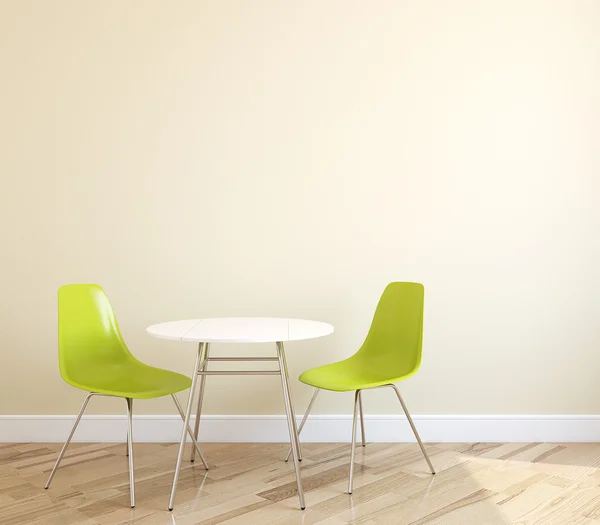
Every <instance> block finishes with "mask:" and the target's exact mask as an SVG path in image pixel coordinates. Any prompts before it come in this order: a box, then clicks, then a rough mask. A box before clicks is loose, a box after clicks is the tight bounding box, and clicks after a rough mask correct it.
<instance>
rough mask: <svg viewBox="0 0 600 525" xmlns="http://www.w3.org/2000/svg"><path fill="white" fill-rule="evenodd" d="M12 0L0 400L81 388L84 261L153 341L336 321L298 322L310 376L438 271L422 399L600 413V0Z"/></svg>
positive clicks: (153, 358)
mask: <svg viewBox="0 0 600 525" xmlns="http://www.w3.org/2000/svg"><path fill="white" fill-rule="evenodd" d="M0 6H1V8H0V74H1V76H2V77H1V82H0V140H1V144H2V149H1V155H0V176H1V177H2V185H1V188H2V194H1V201H2V202H1V207H0V233H1V240H2V255H1V257H0V276H1V277H0V279H1V283H2V286H1V297H0V305H1V310H0V312H1V328H0V351H1V352H2V354H1V356H2V357H1V359H2V367H1V368H0V413H4V414H64V413H73V412H75V411H76V410H77V408H78V406H79V404H80V402H81V399H82V394H81V392H78V391H76V390H75V389H73V388H71V387H69V386H67V385H65V384H64V383H63V382H62V381H61V379H60V377H59V373H58V368H57V355H56V290H57V288H58V286H60V285H61V284H63V283H69V282H98V283H101V284H102V285H103V286H104V287H105V289H106V291H107V292H108V294H109V295H110V297H111V299H112V302H113V306H114V308H115V310H116V312H117V316H118V318H119V321H120V323H121V327H122V330H123V332H124V335H125V337H126V339H127V341H128V343H129V344H130V347H131V349H132V350H133V352H134V353H135V354H136V355H137V356H138V357H139V358H141V359H142V360H144V361H147V362H149V363H152V364H155V365H159V366H164V367H170V368H173V369H176V370H179V371H182V372H187V371H189V370H190V367H191V365H192V362H193V353H194V349H193V345H185V344H177V343H173V342H166V341H159V340H153V339H151V338H150V337H148V336H147V335H146V334H145V327H146V326H147V325H149V324H152V323H155V322H159V321H166V320H172V319H179V318H188V317H196V316H228V315H248V316H259V315H275V316H297V317H304V318H314V319H320V320H324V321H328V322H331V323H333V324H334V325H335V327H336V333H335V335H333V336H331V337H329V338H326V339H322V340H316V341H312V342H303V343H295V344H290V345H289V346H288V355H289V361H290V367H291V371H292V373H293V375H294V376H297V374H298V373H299V372H301V371H302V370H303V369H305V368H307V367H311V366H314V365H318V364H321V363H325V362H327V361H331V360H335V359H338V358H341V357H344V356H347V355H349V354H350V353H351V352H353V351H354V350H355V349H356V348H357V347H358V346H359V345H360V343H361V342H362V338H363V336H364V334H365V332H366V330H367V328H368V326H369V323H370V317H371V315H372V311H373V309H374V307H375V304H376V301H377V299H378V296H379V294H380V293H381V291H382V290H383V288H384V286H385V284H386V283H387V282H389V281H392V280H418V281H421V282H423V283H425V286H426V293H427V297H426V300H427V305H426V329H425V346H424V360H423V367H422V370H421V372H420V373H419V374H418V375H417V376H416V377H414V378H412V379H410V380H409V381H407V382H406V384H405V385H403V389H404V392H405V393H406V399H407V402H408V403H409V406H410V407H411V408H412V411H413V412H414V413H417V414H419V413H421V414H423V413H425V414H468V413H477V414H529V413H534V414H544V413H554V414H568V413H600V381H599V380H598V374H599V370H600V329H599V326H600V322H599V319H600V231H599V226H600V205H599V202H600V199H599V189H600V180H599V179H600V148H599V143H600V142H599V141H600V65H599V64H600V32H599V29H598V28H600V3H598V2H597V1H595V0H589V1H584V0H578V1H575V0H564V1H562V2H561V1H553V2H550V1H546V0H538V1H523V0H512V1H506V0H497V1H493V2H492V1H489V2H484V1H476V0H472V1H468V0H460V1H458V0H457V1H452V2H450V1H442V0H440V1H422V2H421V1H419V2H417V1H409V0H406V1H366V0H365V1H362V2H353V1H347V0H343V1H341V0H340V1H322V0H312V1H302V2H291V1H289V2H287V1H275V0H272V1H256V2H250V1H246V2H243V1H237V2H234V1H221V0H214V1H210V2H209V1H207V2H200V1H198V2H192V1H187V2H183V1H178V2H169V1H167V0H164V1H143V2H142V1H139V2H132V1H121V0H114V1H106V0H104V1H98V2H83V1H79V0H73V1H65V0H54V1H52V2H45V1H41V0H40V1H36V2H31V1H23V0H12V1H8V0H2V2H1V4H0ZM247 349H248V348H247V347H246V348H237V349H236V348H223V349H222V352H225V351H228V350H229V351H231V352H233V351H239V352H245V351H246V350H247ZM260 349H261V352H265V353H266V352H268V351H269V348H268V347H264V346H261V347H260ZM215 351H217V349H215ZM293 389H294V394H295V396H296V406H297V409H298V411H301V410H303V409H304V407H305V406H306V403H307V401H308V398H309V396H310V390H309V388H308V387H306V386H304V385H301V384H300V383H298V382H296V381H295V382H294V384H293ZM365 405H366V407H365V408H366V410H367V411H368V412H371V413H380V414H389V413H397V412H398V407H397V406H396V403H395V402H394V399H393V398H392V396H391V394H390V393H386V392H373V393H372V394H370V395H369V396H366V398H365ZM91 408H92V411H93V410H95V411H96V412H107V413H120V412H121V411H122V410H121V409H122V407H121V405H120V404H116V403H115V402H111V401H109V400H98V401H95V402H94V403H93V406H92V407H91ZM138 410H139V411H140V412H146V413H167V412H172V408H171V405H170V403H169V402H168V401H167V400H158V401H152V402H150V401H146V402H140V403H139V404H138ZM207 411H208V412H211V413H216V414H226V413H233V414H236V413H237V414H242V413H248V414H259V413H265V414H271V413H282V412H283V407H282V402H281V400H280V397H279V384H278V382H277V379H275V378H271V379H269V378H265V379H259V378H248V379H230V378H214V379H213V378H211V379H210V381H209V387H208V390H207ZM350 411H351V396H350V395H349V394H348V395H342V394H330V395H325V396H323V398H322V400H321V402H320V404H319V405H318V406H317V408H316V412H321V413H349V412H350Z"/></svg>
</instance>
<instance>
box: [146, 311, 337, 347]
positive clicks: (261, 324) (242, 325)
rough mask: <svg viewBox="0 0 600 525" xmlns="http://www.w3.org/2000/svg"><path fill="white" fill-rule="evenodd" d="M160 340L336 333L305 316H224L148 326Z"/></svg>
mask: <svg viewBox="0 0 600 525" xmlns="http://www.w3.org/2000/svg"><path fill="white" fill-rule="evenodd" d="M146 330H147V332H148V333H149V334H150V335H152V336H154V337H158V338H161V339H173V340H177V341H194V342H198V343H276V342H286V341H300V340H302V339H314V338H317V337H324V336H326V335H329V334H331V333H333V326H332V325H330V324H327V323H322V322H319V321H308V320H305V319H284V318H278V317H270V318H269V317H223V318H208V319H187V320H183V321H170V322H166V323H160V324H155V325H152V326H149V327H148V328H147V329H146Z"/></svg>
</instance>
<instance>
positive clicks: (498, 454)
mask: <svg viewBox="0 0 600 525" xmlns="http://www.w3.org/2000/svg"><path fill="white" fill-rule="evenodd" d="M59 448H60V446H59V445H56V444H52V445H44V444H8V445H0V525H14V524H28V525H113V524H114V525H116V524H138V525H195V524H202V525H210V524H217V523H225V524H227V525H242V524H243V525H272V524H274V525H284V524H285V525H287V524H290V525H293V524H299V525H312V524H320V525H342V524H347V523H352V524H357V525H358V524H360V525H375V524H391V525H392V524H393V525H403V524H406V525H408V524H413V525H421V524H428V525H495V524H519V525H531V524H534V523H535V524H539V525H561V524H565V525H600V444H573V443H571V444H554V443H552V444H551V443H547V444H546V443H537V444H536V443H532V444H514V443H512V444H481V443H478V444H435V445H429V446H428V450H429V452H430V455H431V459H432V461H433V463H434V465H435V466H436V468H437V470H438V474H437V475H436V476H431V475H430V474H428V472H427V465H426V463H425V461H424V460H423V458H422V456H421V453H420V451H419V449H418V447H417V446H416V445H407V444H381V443H376V444H375V443H374V444H368V445H367V447H366V448H362V447H359V448H358V450H357V460H356V468H355V483H354V493H353V494H352V496H349V495H348V494H346V493H345V491H346V490H347V476H348V461H349V455H348V453H349V445H348V444H306V445H304V453H305V460H304V461H303V462H302V471H303V479H304V487H305V491H306V501H307V509H306V511H304V512H303V511H301V510H299V508H298V498H297V493H296V489H295V483H294V474H293V467H292V465H291V463H290V464H286V463H284V462H283V457H285V454H286V452H287V448H286V447H285V445H281V444H244V445H240V444H205V445H204V450H205V453H206V455H207V459H208V462H209V465H210V467H211V469H210V471H209V472H208V473H206V472H205V471H204V470H203V469H202V466H201V465H200V463H199V462H198V463H196V464H191V463H190V462H189V461H186V462H185V466H184V468H183V470H182V474H181V478H180V481H179V490H178V494H177V502H176V507H175V510H174V512H172V513H170V512H168V511H167V510H166V507H167V503H168V498H169V490H170V487H171V482H172V480H173V470H174V465H175V459H176V454H177V445H174V444H139V445H135V461H136V498H137V506H136V508H135V509H130V508H129V485H128V483H129V480H128V474H127V458H126V456H125V446H124V444H117V445H106V444H73V445H72V447H71V448H70V453H69V454H68V456H67V457H66V458H65V460H64V461H63V463H62V465H61V468H60V469H59V471H58V473H57V475H56V477H55V479H54V481H53V484H52V486H51V487H50V489H49V490H44V489H43V485H44V482H45V480H46V478H47V476H48V474H49V471H50V469H51V468H52V464H53V462H54V460H55V457H56V453H57V451H58V449H59Z"/></svg>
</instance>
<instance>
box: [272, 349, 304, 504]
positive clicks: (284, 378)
mask: <svg viewBox="0 0 600 525" xmlns="http://www.w3.org/2000/svg"><path fill="white" fill-rule="evenodd" d="M277 358H278V360H279V370H280V371H281V373H280V376H281V387H282V390H283V400H284V403H285V412H286V416H287V424H288V431H289V433H290V444H291V446H292V456H293V458H294V470H295V472H296V484H297V485H298V499H299V500H300V508H301V509H302V510H304V509H305V508H306V503H305V502H304V489H303V487H302V478H301V477H300V463H299V456H300V454H299V450H300V445H299V443H298V430H297V428H296V418H295V414H294V408H293V406H292V402H291V398H290V397H291V396H290V388H289V384H288V375H287V365H286V361H285V352H284V348H283V343H281V342H279V343H277Z"/></svg>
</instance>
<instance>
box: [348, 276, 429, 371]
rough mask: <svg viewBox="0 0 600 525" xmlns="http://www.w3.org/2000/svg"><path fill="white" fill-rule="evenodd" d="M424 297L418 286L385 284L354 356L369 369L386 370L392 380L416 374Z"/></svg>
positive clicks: (402, 283) (419, 351) (421, 333)
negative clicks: (369, 325)
mask: <svg viewBox="0 0 600 525" xmlns="http://www.w3.org/2000/svg"><path fill="white" fill-rule="evenodd" d="M424 297H425V290H424V288H423V285H422V284H420V283H407V282H395V283H390V284H388V285H387V287H386V288H385V290H384V291H383V294H382V296H381V299H379V304H378V305H377V309H376V310H375V315H374V316H373V322H372V323H371V328H370V329H369V333H368V334H367V337H366V339H365V342H364V343H363V345H362V346H361V348H360V349H359V350H358V352H357V354H356V355H357V356H360V357H361V358H362V359H365V360H366V362H368V363H370V364H369V367H373V368H379V369H384V368H385V369H387V370H388V371H389V372H391V373H392V375H394V376H401V375H405V374H410V373H412V372H416V370H417V369H418V368H419V366H420V364H421V350H422V341H423V306H424Z"/></svg>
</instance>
